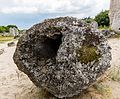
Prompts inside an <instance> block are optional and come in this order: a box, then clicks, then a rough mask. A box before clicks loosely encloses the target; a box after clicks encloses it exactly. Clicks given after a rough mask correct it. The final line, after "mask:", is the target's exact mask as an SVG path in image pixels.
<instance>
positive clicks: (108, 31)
mask: <svg viewBox="0 0 120 99" xmlns="http://www.w3.org/2000/svg"><path fill="white" fill-rule="evenodd" d="M100 31H101V32H102V33H103V35H104V36H105V37H106V38H110V37H112V36H113V35H115V34H116V33H115V32H114V31H112V30H100Z"/></svg>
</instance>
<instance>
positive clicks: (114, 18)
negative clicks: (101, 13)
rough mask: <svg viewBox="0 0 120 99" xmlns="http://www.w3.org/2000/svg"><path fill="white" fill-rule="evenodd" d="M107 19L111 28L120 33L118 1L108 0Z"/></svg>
mask: <svg viewBox="0 0 120 99" xmlns="http://www.w3.org/2000/svg"><path fill="white" fill-rule="evenodd" d="M109 17H110V25H111V28H112V29H113V30H114V31H116V32H120V0H110V10H109Z"/></svg>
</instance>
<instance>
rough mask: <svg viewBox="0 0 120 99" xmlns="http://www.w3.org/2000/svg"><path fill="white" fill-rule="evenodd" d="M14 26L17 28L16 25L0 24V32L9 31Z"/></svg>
mask: <svg viewBox="0 0 120 99" xmlns="http://www.w3.org/2000/svg"><path fill="white" fill-rule="evenodd" d="M14 27H15V28H17V29H18V27H17V26H16V25H7V26H0V33H3V32H9V29H10V28H14Z"/></svg>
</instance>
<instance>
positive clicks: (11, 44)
mask: <svg viewBox="0 0 120 99" xmlns="http://www.w3.org/2000/svg"><path fill="white" fill-rule="evenodd" d="M7 45H8V47H13V46H15V43H14V42H10V43H8V44H7Z"/></svg>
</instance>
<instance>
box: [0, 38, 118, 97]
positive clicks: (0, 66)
mask: <svg viewBox="0 0 120 99" xmlns="http://www.w3.org/2000/svg"><path fill="white" fill-rule="evenodd" d="M109 44H110V46H111V48H112V50H111V52H112V61H111V64H112V67H114V66H119V65H120V39H109ZM1 48H4V49H5V52H4V53H3V54H2V55H0V99H39V89H38V88H36V87H35V86H34V84H33V83H32V82H31V81H30V80H29V78H28V77H27V76H26V75H25V74H24V73H22V72H20V71H19V70H18V69H17V67H16V65H15V64H14V62H13V59H12V56H13V53H14V51H15V47H7V46H6V45H5V44H4V45H0V49H1ZM107 84H109V85H110V87H111V88H112V95H111V97H110V99H120V83H119V82H114V81H107Z"/></svg>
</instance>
